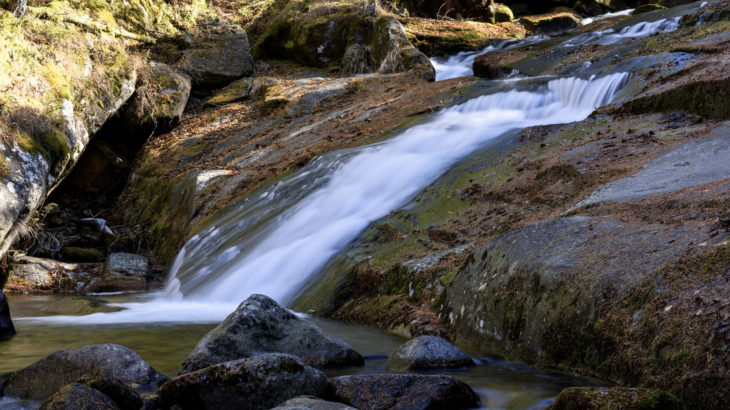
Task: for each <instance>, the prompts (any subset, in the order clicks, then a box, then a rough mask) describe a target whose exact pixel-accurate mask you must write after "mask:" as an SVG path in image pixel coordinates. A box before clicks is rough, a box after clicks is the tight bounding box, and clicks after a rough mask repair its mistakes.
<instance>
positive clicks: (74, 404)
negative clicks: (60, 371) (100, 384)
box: [41, 384, 119, 410]
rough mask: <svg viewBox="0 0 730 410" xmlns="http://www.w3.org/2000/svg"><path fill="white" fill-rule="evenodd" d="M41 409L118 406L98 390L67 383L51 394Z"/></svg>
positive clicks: (115, 409) (93, 409)
mask: <svg viewBox="0 0 730 410" xmlns="http://www.w3.org/2000/svg"><path fill="white" fill-rule="evenodd" d="M41 409H43V410H119V406H117V405H116V403H114V401H112V400H111V399H110V398H109V397H107V396H105V395H104V394H103V393H101V392H100V391H98V390H96V389H93V388H91V387H88V386H84V385H82V384H69V385H66V386H64V387H62V388H61V389H60V390H59V391H58V392H56V394H54V395H53V396H51V398H49V399H48V401H46V402H45V403H43V406H41Z"/></svg>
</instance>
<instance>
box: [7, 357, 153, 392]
mask: <svg viewBox="0 0 730 410" xmlns="http://www.w3.org/2000/svg"><path fill="white" fill-rule="evenodd" d="M99 377H104V378H116V379H118V380H120V381H121V382H123V383H125V384H126V385H128V386H129V387H131V388H132V389H134V390H135V391H138V392H148V391H152V390H154V389H155V388H156V387H157V384H158V383H159V382H160V381H162V380H164V379H165V377H164V376H163V375H161V374H160V373H158V372H157V371H156V370H155V369H153V368H152V366H150V365H149V364H148V363H147V362H145V361H144V360H142V358H141V357H139V355H137V353H135V352H133V351H132V350H130V349H128V348H126V347H124V346H120V345H115V344H103V345H88V346H82V347H80V348H78V349H73V350H59V351H57V352H54V353H51V354H50V355H48V356H46V357H44V358H43V359H41V360H39V361H37V362H35V363H33V364H31V365H30V366H28V367H26V368H23V369H20V370H18V371H16V372H14V373H12V374H11V375H10V377H9V378H8V379H7V380H5V382H4V384H3V388H4V394H5V395H8V396H16V397H20V398H26V399H32V400H45V399H46V398H47V397H49V396H50V395H52V394H53V393H55V392H56V391H57V390H58V389H60V388H61V387H63V386H65V385H67V384H70V383H76V382H77V381H79V380H80V379H82V378H99Z"/></svg>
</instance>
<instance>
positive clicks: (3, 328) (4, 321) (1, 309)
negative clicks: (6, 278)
mask: <svg viewBox="0 0 730 410" xmlns="http://www.w3.org/2000/svg"><path fill="white" fill-rule="evenodd" d="M14 334H15V326H13V321H12V319H10V306H8V299H7V298H6V297H5V293H3V291H2V290H0V338H2V337H7V336H12V335H14Z"/></svg>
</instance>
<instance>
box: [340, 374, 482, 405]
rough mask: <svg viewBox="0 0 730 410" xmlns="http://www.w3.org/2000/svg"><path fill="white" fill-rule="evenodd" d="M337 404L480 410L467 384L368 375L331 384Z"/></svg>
mask: <svg viewBox="0 0 730 410" xmlns="http://www.w3.org/2000/svg"><path fill="white" fill-rule="evenodd" d="M331 386H332V391H333V393H334V395H335V397H337V399H338V400H342V401H343V402H345V403H347V404H349V405H352V406H355V407H357V408H361V409H362V408H366V409H437V408H449V409H463V408H475V407H479V398H478V397H477V395H476V393H474V391H473V390H472V389H471V388H470V387H469V386H468V385H466V383H464V382H462V381H460V380H457V379H455V378H453V377H450V376H443V375H434V376H426V375H415V374H407V375H406V374H369V375H364V376H342V377H335V378H334V379H332V380H331Z"/></svg>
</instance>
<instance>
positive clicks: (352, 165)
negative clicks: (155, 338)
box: [166, 73, 628, 303]
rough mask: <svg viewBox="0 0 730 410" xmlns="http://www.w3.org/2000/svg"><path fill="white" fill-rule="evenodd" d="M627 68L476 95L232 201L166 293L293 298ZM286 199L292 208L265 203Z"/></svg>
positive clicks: (199, 238) (225, 298) (588, 102)
mask: <svg viewBox="0 0 730 410" xmlns="http://www.w3.org/2000/svg"><path fill="white" fill-rule="evenodd" d="M627 78H628V74H626V73H616V74H612V75H608V76H605V77H601V78H596V79H580V78H561V79H555V80H552V81H549V82H548V83H547V84H543V85H542V86H540V87H539V88H538V89H537V90H531V91H520V90H512V91H508V92H503V93H497V94H492V95H486V96H482V97H478V98H474V99H472V100H469V101H467V102H466V103H464V104H461V105H458V106H455V107H452V108H449V109H447V110H444V111H443V112H440V113H438V114H436V115H435V116H434V118H433V119H432V120H431V121H429V122H428V123H426V124H423V125H419V126H415V127H413V128H410V129H408V130H407V131H405V132H404V133H402V134H401V135H400V136H398V137H395V138H393V139H391V140H389V141H386V142H383V143H379V144H375V145H371V146H367V147H363V148H360V149H357V150H348V151H345V152H340V153H332V154H330V155H328V156H324V157H322V158H320V159H319V160H317V161H315V162H314V163H313V164H311V165H310V166H308V167H306V168H305V169H304V170H303V171H302V172H301V173H300V174H298V175H295V176H293V177H292V178H290V179H289V180H287V181H284V182H282V183H280V184H279V185H277V186H274V187H272V188H271V189H269V190H267V191H265V192H263V193H261V194H259V195H258V196H257V197H256V198H255V199H254V200H250V201H247V202H243V203H241V204H239V205H236V206H233V207H230V208H229V209H228V210H226V211H224V212H223V213H222V215H220V216H219V221H218V222H214V224H213V226H212V227H210V228H208V229H206V230H205V231H204V232H201V233H200V234H198V235H196V236H195V237H194V238H192V239H191V240H190V241H189V242H188V244H186V245H185V246H184V247H183V249H182V250H181V251H180V255H178V259H177V261H176V262H175V265H174V266H175V268H176V269H173V270H172V271H171V276H170V278H169V282H168V285H167V288H166V294H167V295H168V297H170V298H173V299H175V298H177V299H180V298H181V297H183V298H184V299H187V300H194V301H199V302H227V303H236V302H240V301H241V300H243V299H245V298H246V297H248V296H249V295H250V294H253V293H263V294H266V295H269V296H271V297H273V298H274V299H276V300H278V301H280V302H282V303H286V302H289V301H290V300H291V298H292V297H293V296H294V295H295V294H296V293H297V291H299V290H300V289H301V288H302V287H304V286H305V285H306V284H307V283H308V282H309V281H310V280H311V279H312V277H313V276H314V275H316V274H317V272H318V271H319V269H321V268H322V266H324V264H325V263H326V262H327V261H328V260H329V259H330V258H331V257H332V256H333V255H335V254H336V253H337V252H339V251H341V250H342V249H343V248H344V247H345V246H346V245H347V244H348V243H349V242H350V241H352V240H353V239H355V238H356V237H357V235H358V234H359V233H360V232H362V231H363V230H364V229H365V228H366V227H367V226H368V224H370V223H371V222H373V221H375V220H377V219H379V218H382V217H383V216H385V215H387V214H388V213H389V212H390V211H392V210H394V209H397V208H398V207H399V206H402V205H403V204H405V203H406V202H407V201H408V200H409V199H410V198H412V197H413V196H414V195H415V194H417V193H418V192H420V191H421V190H422V189H424V188H425V187H426V186H427V185H429V184H430V183H431V182H433V181H434V180H435V179H436V178H438V176H440V175H441V174H442V173H443V172H444V171H446V170H447V169H448V168H449V167H450V166H452V165H453V164H454V163H456V162H457V161H458V160H459V159H461V158H463V157H464V156H466V155H468V154H469V153H471V152H473V151H475V150H476V149H478V148H479V147H481V146H483V145H484V143H486V142H487V141H489V140H490V139H493V138H495V137H498V136H500V135H502V134H504V133H505V132H507V131H510V130H514V129H521V128H525V127H529V126H534V125H541V124H557V123H567V122H572V121H577V120H581V119H584V118H585V117H586V116H588V115H589V114H590V113H591V112H592V111H593V110H594V109H595V108H596V107H598V106H600V105H604V104H606V103H608V102H610V101H611V99H612V98H613V97H614V96H615V94H616V92H617V91H618V90H620V88H621V87H622V85H623V84H624V83H625V82H626V80H627ZM282 206H284V207H288V209H285V210H281V209H276V210H275V211H274V214H266V213H265V212H263V210H264V209H266V208H268V207H274V208H277V207H282ZM262 221H264V223H262ZM246 227H248V228H253V230H252V231H251V232H246V231H245V229H246ZM232 238H235V239H234V240H232Z"/></svg>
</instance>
